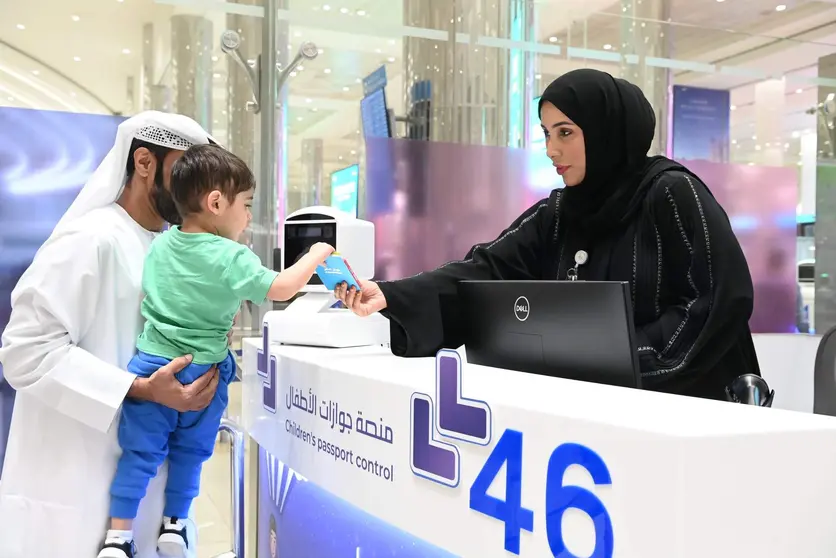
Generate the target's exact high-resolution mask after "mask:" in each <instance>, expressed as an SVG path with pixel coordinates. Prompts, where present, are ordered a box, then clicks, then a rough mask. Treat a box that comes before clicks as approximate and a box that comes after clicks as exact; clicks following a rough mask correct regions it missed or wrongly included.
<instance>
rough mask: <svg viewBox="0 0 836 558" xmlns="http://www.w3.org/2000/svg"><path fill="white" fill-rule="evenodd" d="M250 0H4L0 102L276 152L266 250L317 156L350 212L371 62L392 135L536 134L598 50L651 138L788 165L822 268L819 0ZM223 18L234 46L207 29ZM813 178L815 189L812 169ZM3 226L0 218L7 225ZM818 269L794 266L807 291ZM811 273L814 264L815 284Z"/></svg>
mask: <svg viewBox="0 0 836 558" xmlns="http://www.w3.org/2000/svg"><path fill="white" fill-rule="evenodd" d="M265 1H266V0H243V1H240V2H223V1H214V0H213V1H209V0H156V1H155V0H108V1H107V2H92V1H90V0H79V1H70V2H56V1H53V0H49V1H44V2H39V3H28V4H27V3H18V4H15V5H12V6H8V7H5V8H4V23H3V24H2V30H0V105H2V106H4V107H16V108H26V109H37V110H55V111H65V112H72V113H93V114H110V115H130V114H134V113H136V112H138V111H141V110H147V109H157V110H166V111H176V112H180V113H183V114H186V115H188V116H191V117H193V118H195V119H196V120H197V121H198V122H200V123H201V124H203V125H204V127H206V129H207V130H209V131H211V133H212V134H213V135H214V136H215V137H216V138H217V139H218V140H219V141H220V142H222V143H224V144H225V145H227V146H228V147H229V148H230V149H232V150H233V151H234V152H236V153H238V154H239V155H241V156H242V157H244V158H245V159H246V160H247V161H248V162H250V164H251V165H252V166H253V168H254V169H257V170H258V169H262V168H264V167H265V164H264V161H265V160H266V161H267V163H266V166H268V167H271V168H272V167H273V164H272V163H271V158H275V159H276V160H277V161H278V162H277V163H275V169H276V171H275V172H272V171H271V172H269V173H266V174H264V173H257V174H259V177H260V178H261V179H262V182H265V184H262V185H261V186H262V189H263V190H265V191H267V190H269V191H270V195H269V196H266V197H264V198H263V200H261V201H262V205H269V206H270V207H263V208H261V210H262V211H261V213H259V222H258V223H256V224H255V225H254V227H253V232H252V241H253V243H254V244H256V245H259V246H260V248H259V249H258V250H257V251H258V252H260V255H262V256H263V257H265V258H267V257H268V255H269V254H271V252H272V248H274V247H276V246H278V245H279V243H278V239H277V236H278V233H279V230H278V228H277V222H278V221H279V220H281V218H283V216H284V215H286V214H287V213H288V212H291V211H294V210H296V209H298V208H300V207H304V206H309V205H313V204H326V205H327V204H330V203H331V201H332V200H331V186H332V175H333V174H334V173H336V172H337V171H340V170H342V169H346V168H349V167H352V166H353V165H359V171H358V172H357V175H358V177H357V178H358V182H359V184H358V185H357V188H359V190H360V192H359V194H358V196H357V197H358V203H359V206H360V207H359V211H360V213H361V214H363V212H364V210H365V200H366V197H367V196H366V195H365V181H366V176H367V172H366V156H365V153H366V145H367V143H366V141H365V140H364V134H363V126H362V124H361V104H362V101H363V99H364V98H365V97H366V93H368V91H364V79H365V78H366V77H367V76H369V75H371V74H372V73H373V72H375V71H376V70H379V69H380V68H384V71H385V81H383V82H381V81H380V80H378V84H381V83H385V88H384V92H385V98H386V105H385V106H386V107H387V108H388V109H389V111H390V116H391V122H390V123H389V125H390V126H391V130H392V135H393V136H394V137H411V138H424V139H430V140H432V141H437V142H447V143H457V144H469V145H483V146H493V147H503V148H512V149H529V150H539V151H542V149H543V148H542V142H540V141H538V135H539V134H538V130H537V128H538V127H537V115H536V108H535V107H536V104H535V103H534V99H535V97H537V96H538V95H539V93H540V92H541V91H542V89H543V88H544V87H545V86H546V85H547V84H548V83H549V82H550V81H551V80H552V79H554V78H555V77H557V76H559V75H560V74H562V73H564V72H566V71H568V70H571V69H573V68H578V67H594V68H599V69H602V70H606V71H608V72H610V73H612V74H614V75H617V76H623V77H625V78H627V79H630V80H632V81H634V82H636V83H638V84H639V85H640V86H641V87H642V88H643V89H644V91H645V92H646V94H647V96H648V98H649V99H650V100H651V102H652V103H653V104H654V106H655V108H656V111H657V115H658V121H659V124H658V130H657V140H656V144H655V146H654V151H655V152H658V153H667V154H670V155H673V156H675V157H677V158H680V159H682V158H684V159H691V158H700V159H708V160H711V161H714V162H717V163H722V164H739V165H747V166H758V167H764V168H773V167H775V168H793V169H795V175H796V177H797V183H798V188H797V190H798V194H797V201H796V203H797V206H798V208H797V211H798V213H800V214H802V215H803V216H804V217H803V218H804V219H805V220H806V222H808V223H811V222H815V226H812V225H808V226H807V227H805V228H804V230H805V231H806V233H807V235H808V236H806V237H802V238H801V239H800V240H799V241H798V242H799V249H798V250H797V252H798V255H797V256H793V258H791V259H798V260H802V261H803V263H804V264H805V265H806V266H807V268H808V271H809V269H813V270H818V271H813V274H812V277H813V278H818V279H819V280H821V279H822V274H825V275H826V276H827V277H825V278H829V276H832V275H833V273H836V269H834V270H833V271H828V269H829V266H828V264H827V263H826V262H823V261H822V260H821V258H819V259H818V261H816V262H815V264H816V265H813V262H812V260H814V259H815V255H816V253H817V251H818V253H822V250H823V249H824V250H825V251H826V246H827V241H826V240H825V238H826V237H827V236H828V235H825V234H824V233H822V234H820V235H819V237H820V242H818V243H816V242H815V237H814V236H811V235H814V234H815V232H816V231H817V230H819V231H821V230H822V227H825V225H824V224H823V223H826V222H827V220H826V219H825V221H822V216H821V215H816V197H817V189H816V183H817V182H820V181H824V180H825V179H826V177H827V176H828V174H827V172H823V171H822V170H821V168H825V169H828V168H829V167H830V166H831V163H832V161H833V159H834V154H833V149H832V146H833V138H832V137H831V134H832V128H833V127H832V121H831V120H832V114H833V112H832V110H831V111H830V112H828V111H827V106H826V103H825V101H827V95H828V94H830V93H831V92H832V91H836V65H834V64H830V63H828V62H827V61H828V60H829V56H830V55H831V53H832V52H833V50H834V47H836V32H834V30H832V29H831V26H830V24H827V25H823V24H822V22H829V21H831V19H833V20H836V12H834V10H836V8H833V7H832V6H831V5H829V4H825V3H818V2H800V3H795V4H793V5H791V6H786V5H777V6H775V5H772V4H767V3H763V6H760V7H759V8H758V11H756V12H755V15H754V16H752V15H751V14H750V13H747V14H745V15H744V14H743V11H742V8H738V7H735V6H733V5H731V4H728V3H726V2H722V1H713V2H709V3H704V2H699V3H697V2H693V1H690V0H686V1H676V2H674V1H673V0H667V1H665V0H617V1H615V2H613V1H610V0H608V1H604V0H593V1H587V2H578V3H570V4H566V3H564V2H557V0H536V1H535V0H457V1H451V0H400V1H396V2H392V1H391V0H345V1H340V2H335V3H333V4H331V3H330V2H331V0H322V1H317V2H310V1H307V0H304V1H303V0H275V1H274V0H271V1H270V2H266V3H265ZM267 12H269V13H270V14H271V17H270V18H269V19H270V25H267V22H266V20H265V13H267ZM733 28H737V29H739V31H729V29H733ZM267 30H269V32H270V33H271V35H270V37H269V39H275V41H274V44H275V45H276V49H275V50H276V52H275V57H273V56H271V57H270V59H269V60H267V58H265V57H260V55H261V53H262V52H263V51H264V41H263V39H264V32H265V31H267ZM225 31H231V32H232V33H231V34H228V35H227V39H228V41H230V42H229V43H228V44H229V45H230V47H231V48H232V47H235V48H234V52H224V50H223V49H222V48H221V37H222V35H223V34H224V32H225ZM303 44H310V45H312V48H313V50H312V51H311V56H314V58H313V59H309V58H305V59H304V60H303V62H302V63H301V64H299V65H298V66H295V67H294V68H293V70H292V71H287V72H285V71H284V70H287V69H288V65H289V64H290V63H291V61H292V60H293V59H294V58H295V57H296V56H297V54H298V53H299V50H300V48H301V46H302V45H303ZM228 50H229V49H228ZM259 68H260V69H261V72H260V75H261V76H262V79H261V80H260V81H261V83H259V80H256V82H253V81H252V80H251V79H250V77H251V76H250V71H249V70H251V69H256V70H258V69H259ZM279 76H283V77H282V79H285V80H286V86H285V87H284V89H283V93H282V94H281V95H279V96H277V97H276V99H275V100H276V103H275V104H276V106H277V108H276V109H275V110H272V109H270V110H268V109H269V107H268V105H269V104H270V103H262V106H261V109H262V110H261V111H259V112H256V111H255V110H254V101H255V99H256V98H257V97H258V96H259V95H261V94H263V90H264V83H265V82H268V81H271V80H276V79H277V78H278V77H279ZM379 77H380V75H379V74H378V78H379ZM365 85H366V88H368V83H367V84H365ZM254 86H255V87H254ZM268 93H269V90H268ZM714 93H720V95H719V96H717V95H715V94H714ZM680 94H681V95H680ZM677 95H679V96H677ZM712 95H713V97H712ZM709 97H710V99H711V100H707V99H709ZM677 99H680V100H681V102H680V101H677ZM819 105H821V106H819ZM834 107H836V105H834ZM700 111H702V113H701V112H700ZM706 111H707V112H706ZM267 112H270V113H271V114H270V116H271V118H270V119H269V122H270V126H273V125H274V122H278V124H279V125H278V127H277V132H276V134H275V135H274V134H272V130H270V129H265V127H264V126H263V122H264V121H265V114H267ZM273 117H274V118H273ZM677 123H678V126H679V127H678V128H677ZM384 125H385V124H384ZM703 125H705V126H715V127H716V126H719V129H718V132H717V133H718V134H720V136H717V137H713V136H711V137H709V136H710V134H709V136H705V134H703V136H705V137H702V139H699V138H697V137H696V136H695V135H694V134H691V133H690V131H691V129H695V130H696V129H700V128H701V127H702V126H703ZM677 130H679V133H680V136H677ZM683 130H684V132H683ZM4 133H5V134H7V135H9V136H10V137H12V138H14V134H15V133H16V132H15V131H14V130H5V131H4ZM715 135H716V134H715ZM677 137H680V138H682V137H687V141H685V143H683V141H679V142H678V143H677ZM686 144H687V145H686ZM538 176H540V179H539V180H540V182H538V183H539V184H540V187H542V188H543V189H544V190H547V189H548V188H549V187H551V186H553V185H556V184H557V181H556V179H555V177H554V176H553V175H550V174H548V172H547V171H541V172H540V174H539V175H538ZM338 177H343V178H344V177H345V173H342V174H338V175H335V179H334V180H335V181H337V182H339V180H342V179H341V178H338ZM7 180H8V177H7ZM267 184H269V186H268V185H267ZM340 187H341V188H343V189H345V188H347V187H351V184H346V183H345V182H342V183H341V186H340ZM463 187H464V186H463ZM467 187H474V188H477V187H478V184H473V185H468V186H467ZM818 195H819V197H821V196H826V194H825V193H823V192H822V190H821V189H819V191H818ZM828 202H829V199H823V200H822V203H823V207H827V203H828ZM503 225H504V223H496V224H495V227H496V229H497V230H499V229H501V228H502V226H503ZM834 226H836V223H835V224H834ZM10 235H11V233H8V232H6V233H4V239H5V242H6V243H8V242H10V241H9V240H8V239H9V238H11V236H10ZM259 239H262V241H263V242H262V241H260V240H259ZM264 239H268V240H270V239H272V240H270V241H268V240H264ZM259 242H261V244H259ZM833 259H834V260H836V258H833ZM833 265H834V267H836V261H835V262H834V264H833ZM791 267H792V266H791ZM787 273H790V274H791V275H793V276H794V275H795V271H791V272H787ZM808 275H809V273H808ZM6 282H10V283H11V284H14V281H6ZM815 284H816V283H815V282H814V281H813V282H811V281H810V278H809V277H808V279H806V280H805V281H804V282H803V289H802V290H803V291H804V293H805V304H808V305H809V306H810V308H811V310H812V308H813V307H814V304H813V298H814V297H813V295H812V293H813V291H814V287H813V285H815ZM826 286H827V285H825V284H824V283H821V281H820V284H819V287H820V290H821V288H824V287H826ZM813 314H814V312H811V320H812V318H814V315H813ZM822 319H823V320H824V322H823V323H822V324H818V325H819V326H821V327H827V326H829V325H831V322H833V323H836V312H834V315H833V316H830V315H829V314H826V315H823V317H822ZM821 327H819V329H820V328H821Z"/></svg>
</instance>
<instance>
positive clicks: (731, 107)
mask: <svg viewBox="0 0 836 558" xmlns="http://www.w3.org/2000/svg"><path fill="white" fill-rule="evenodd" d="M729 109H730V110H737V107H736V106H734V105H732V106H730V107H729Z"/></svg>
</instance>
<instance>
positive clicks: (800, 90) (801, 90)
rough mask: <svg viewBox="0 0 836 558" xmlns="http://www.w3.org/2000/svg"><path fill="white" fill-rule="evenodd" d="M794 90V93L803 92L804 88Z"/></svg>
mask: <svg viewBox="0 0 836 558" xmlns="http://www.w3.org/2000/svg"><path fill="white" fill-rule="evenodd" d="M795 92H796V93H804V90H803V89H801V88H798V89H796V90H795Z"/></svg>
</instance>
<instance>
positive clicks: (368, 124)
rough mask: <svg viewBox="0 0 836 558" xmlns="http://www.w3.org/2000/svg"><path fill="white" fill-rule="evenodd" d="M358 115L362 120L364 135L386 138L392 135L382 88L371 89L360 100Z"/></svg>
mask: <svg viewBox="0 0 836 558" xmlns="http://www.w3.org/2000/svg"><path fill="white" fill-rule="evenodd" d="M360 117H361V119H362V121H363V136H364V137H366V138H388V137H391V136H392V131H391V129H390V128H389V112H388V111H387V109H386V93H385V90H384V89H378V90H376V91H372V92H371V93H369V94H368V95H366V96H365V97H363V100H362V101H360Z"/></svg>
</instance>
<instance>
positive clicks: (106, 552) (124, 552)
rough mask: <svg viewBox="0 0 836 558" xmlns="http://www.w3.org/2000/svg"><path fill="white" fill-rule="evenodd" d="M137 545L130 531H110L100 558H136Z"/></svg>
mask: <svg viewBox="0 0 836 558" xmlns="http://www.w3.org/2000/svg"><path fill="white" fill-rule="evenodd" d="M134 556H136V545H135V544H134V537H133V534H132V533H131V532H130V531H113V530H111V531H108V532H107V537H105V542H104V545H103V546H102V550H101V552H99V556H98V558H134Z"/></svg>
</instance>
